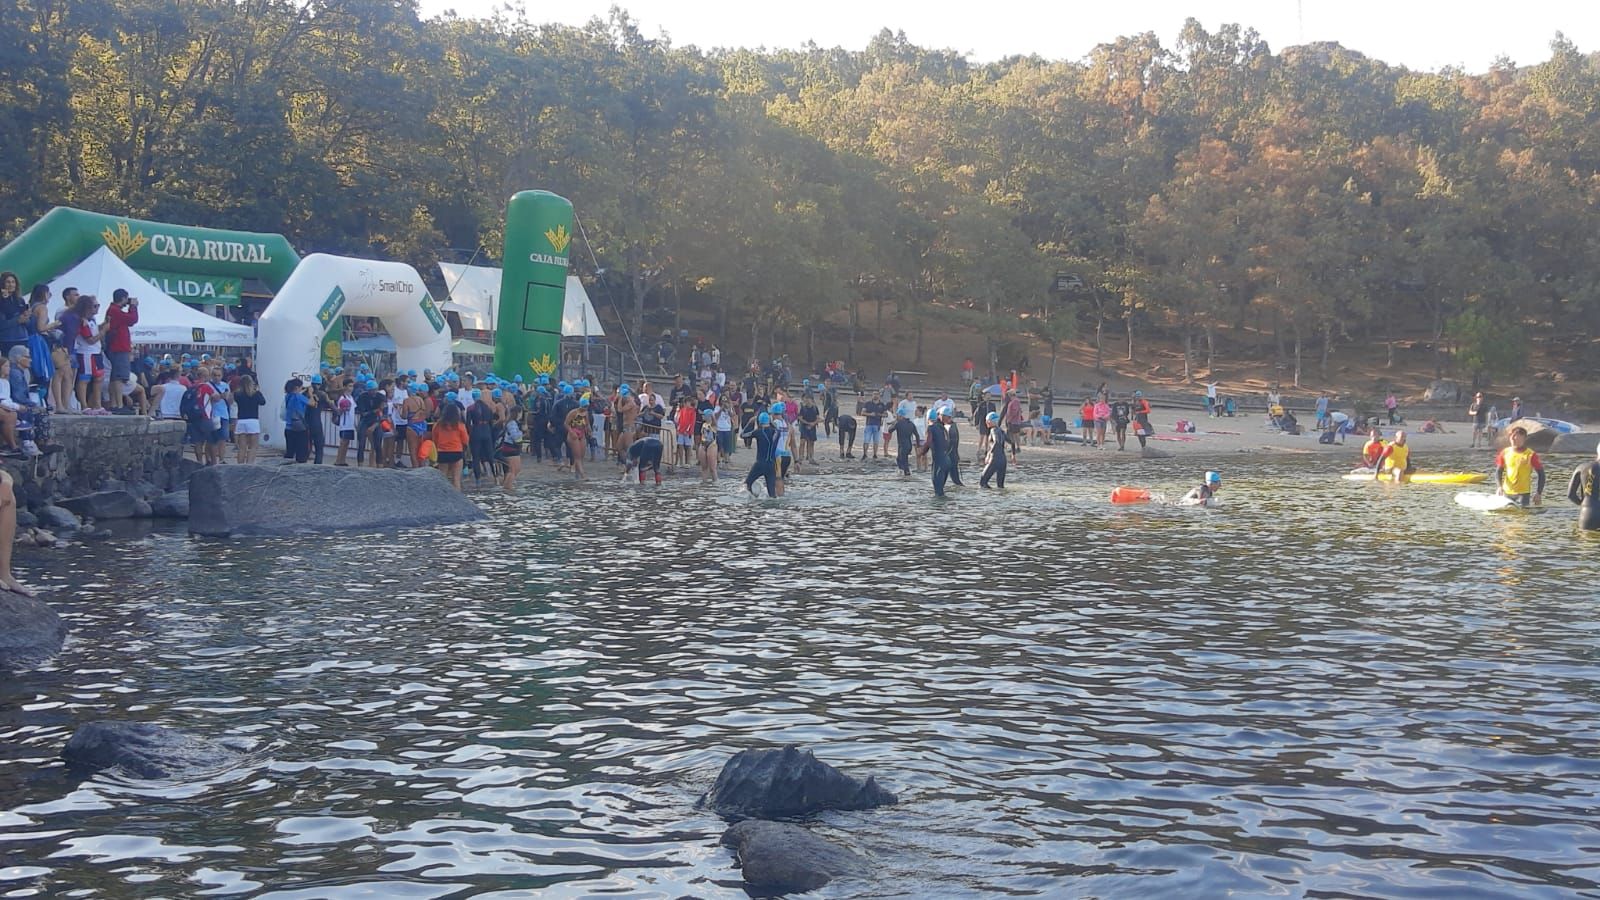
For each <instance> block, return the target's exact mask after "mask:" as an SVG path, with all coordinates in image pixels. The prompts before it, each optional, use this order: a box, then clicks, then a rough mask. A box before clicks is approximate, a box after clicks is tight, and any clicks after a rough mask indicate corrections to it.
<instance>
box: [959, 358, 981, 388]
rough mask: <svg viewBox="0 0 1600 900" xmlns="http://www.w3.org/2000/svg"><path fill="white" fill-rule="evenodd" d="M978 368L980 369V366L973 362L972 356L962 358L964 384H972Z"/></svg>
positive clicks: (962, 379) (962, 380)
mask: <svg viewBox="0 0 1600 900" xmlns="http://www.w3.org/2000/svg"><path fill="white" fill-rule="evenodd" d="M977 369H978V367H977V366H976V365H974V364H973V362H972V357H970V356H969V357H967V358H966V359H964V360H962V361H961V383H962V384H971V383H972V380H973V379H972V377H973V374H974V373H975V372H976V371H977Z"/></svg>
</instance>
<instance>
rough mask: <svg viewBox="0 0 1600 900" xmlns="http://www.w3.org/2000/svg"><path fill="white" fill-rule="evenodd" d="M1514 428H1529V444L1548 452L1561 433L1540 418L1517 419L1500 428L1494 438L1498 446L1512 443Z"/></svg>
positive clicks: (1538, 449)
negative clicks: (1512, 430)
mask: <svg viewBox="0 0 1600 900" xmlns="http://www.w3.org/2000/svg"><path fill="white" fill-rule="evenodd" d="M1513 428H1526V429H1527V430H1528V446H1529V447H1532V448H1533V449H1535V450H1537V451H1539V452H1540V453H1548V452H1549V451H1550V445H1551V444H1553V443H1555V439H1556V436H1557V435H1559V434H1561V432H1559V431H1557V430H1555V429H1554V428H1551V427H1550V426H1549V425H1546V424H1544V423H1543V422H1540V421H1539V420H1538V419H1517V420H1516V421H1514V422H1507V423H1506V427H1504V428H1502V429H1500V434H1499V435H1497V436H1496V437H1495V440H1494V443H1495V446H1496V447H1505V446H1507V445H1509V444H1510V443H1511V429H1513ZM1590 449H1591V450H1593V449H1594V448H1592V447H1591V448H1590Z"/></svg>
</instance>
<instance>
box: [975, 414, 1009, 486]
mask: <svg viewBox="0 0 1600 900" xmlns="http://www.w3.org/2000/svg"><path fill="white" fill-rule="evenodd" d="M993 434H994V443H992V444H990V445H989V465H988V466H987V467H985V468H984V470H983V477H982V478H980V479H978V486H979V487H988V486H989V479H991V478H993V479H994V483H995V486H996V487H1005V486H1006V433H1005V428H1004V426H1000V425H997V426H995V428H994V431H993Z"/></svg>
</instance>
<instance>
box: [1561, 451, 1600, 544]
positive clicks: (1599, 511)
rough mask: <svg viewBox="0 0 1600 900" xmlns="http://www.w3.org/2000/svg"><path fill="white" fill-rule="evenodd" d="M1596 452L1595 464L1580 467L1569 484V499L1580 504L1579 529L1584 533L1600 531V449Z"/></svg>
mask: <svg viewBox="0 0 1600 900" xmlns="http://www.w3.org/2000/svg"><path fill="white" fill-rule="evenodd" d="M1594 452H1595V460H1594V462H1591V463H1589V464H1588V465H1583V466H1579V467H1578V468H1577V469H1576V470H1575V471H1574V472H1573V473H1572V481H1571V482H1569V483H1568V484H1567V499H1568V500H1571V501H1572V502H1573V503H1576V504H1578V527H1579V528H1582V529H1583V530H1584V531H1597V530H1600V447H1596V448H1595V451H1594Z"/></svg>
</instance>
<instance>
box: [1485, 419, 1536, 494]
mask: <svg viewBox="0 0 1600 900" xmlns="http://www.w3.org/2000/svg"><path fill="white" fill-rule="evenodd" d="M1534 475H1538V484H1537V485H1535V484H1534ZM1494 483H1495V493H1497V494H1499V495H1500V496H1502V497H1509V498H1511V500H1512V501H1513V502H1515V503H1517V504H1519V505H1521V506H1527V505H1528V504H1529V502H1530V501H1531V502H1532V504H1533V505H1534V506H1539V505H1540V504H1542V503H1543V502H1544V463H1543V462H1541V461H1540V460H1539V454H1537V453H1535V452H1533V448H1532V447H1529V446H1528V429H1526V428H1523V427H1522V426H1520V425H1518V426H1517V427H1516V428H1513V429H1511V446H1509V447H1507V448H1505V449H1504V450H1501V451H1500V453H1499V455H1498V456H1496V457H1495V458H1494Z"/></svg>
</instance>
